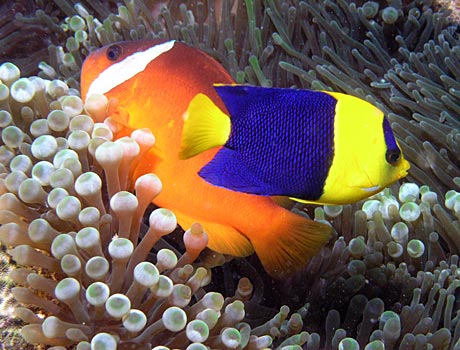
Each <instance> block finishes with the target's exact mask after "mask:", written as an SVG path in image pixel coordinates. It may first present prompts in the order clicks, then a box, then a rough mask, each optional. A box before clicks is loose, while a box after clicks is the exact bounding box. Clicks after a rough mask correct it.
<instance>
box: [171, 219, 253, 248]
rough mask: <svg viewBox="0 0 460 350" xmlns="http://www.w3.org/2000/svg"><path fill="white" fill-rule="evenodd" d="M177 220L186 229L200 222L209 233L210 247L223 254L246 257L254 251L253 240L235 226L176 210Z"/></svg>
mask: <svg viewBox="0 0 460 350" xmlns="http://www.w3.org/2000/svg"><path fill="white" fill-rule="evenodd" d="M174 214H175V215H176V217H177V222H178V223H179V225H180V226H181V227H182V228H183V229H184V230H186V229H188V228H189V227H191V225H192V224H193V223H195V222H199V223H200V224H201V225H202V226H203V228H204V230H205V232H206V233H207V234H208V248H210V249H212V250H214V251H216V252H218V253H222V254H228V255H232V256H238V257H244V256H249V255H251V254H252V253H254V248H253V247H252V244H251V242H250V241H249V240H248V239H247V238H246V237H245V236H243V235H242V234H241V233H240V232H239V231H238V230H236V229H234V228H233V227H230V226H226V225H221V224H216V223H215V222H209V221H203V220H197V219H195V218H191V217H189V216H187V215H185V214H182V213H180V212H178V211H177V210H174Z"/></svg>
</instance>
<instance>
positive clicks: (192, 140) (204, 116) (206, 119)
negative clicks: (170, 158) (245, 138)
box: [179, 94, 231, 159]
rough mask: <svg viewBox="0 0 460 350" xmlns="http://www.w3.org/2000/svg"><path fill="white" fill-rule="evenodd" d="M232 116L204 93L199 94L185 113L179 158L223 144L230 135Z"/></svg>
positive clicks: (188, 156)
mask: <svg viewBox="0 0 460 350" xmlns="http://www.w3.org/2000/svg"><path fill="white" fill-rule="evenodd" d="M230 127H231V124H230V118H229V117H228V116H227V115H226V114H225V113H224V112H222V111H221V110H220V109H219V107H217V106H216V105H215V104H214V103H213V102H212V101H211V99H210V98H209V97H208V96H206V95H204V94H197V95H196V96H195V97H194V98H193V99H192V101H191V102H190V104H189V106H188V109H187V111H186V112H185V113H184V129H183V131H182V144H181V150H180V152H179V159H188V158H191V157H193V156H196V155H197V154H200V153H201V152H204V151H207V150H208V149H211V148H214V147H217V146H222V145H224V144H225V142H227V139H228V137H229V135H230Z"/></svg>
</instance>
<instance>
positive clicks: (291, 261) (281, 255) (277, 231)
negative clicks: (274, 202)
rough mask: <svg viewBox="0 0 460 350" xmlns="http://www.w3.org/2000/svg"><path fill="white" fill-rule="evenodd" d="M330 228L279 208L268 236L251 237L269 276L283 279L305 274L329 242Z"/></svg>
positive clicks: (267, 233) (266, 233)
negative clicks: (299, 272) (310, 260)
mask: <svg viewBox="0 0 460 350" xmlns="http://www.w3.org/2000/svg"><path fill="white" fill-rule="evenodd" d="M332 233H333V229H332V227H331V226H328V225H327V224H322V223H319V222H316V221H313V220H310V219H307V218H305V217H302V216H300V215H296V214H294V213H292V212H290V211H288V210H285V209H282V208H280V210H279V212H278V213H277V215H276V217H273V220H272V222H271V223H270V225H269V227H268V232H265V233H264V234H259V235H257V236H255V237H254V236H253V235H251V243H252V244H253V246H254V250H255V252H256V254H257V256H258V257H259V259H260V261H261V262H262V265H263V266H264V268H265V270H266V271H267V273H268V274H269V275H270V276H272V277H273V278H276V279H283V278H286V277H288V276H290V275H293V274H294V273H296V272H298V271H300V270H302V269H303V268H304V267H305V266H306V265H307V262H308V260H309V259H310V258H311V257H313V256H314V255H316V254H317V253H318V252H319V250H320V249H321V248H322V247H323V246H324V245H325V244H326V243H327V242H328V241H329V239H330V238H331V236H332Z"/></svg>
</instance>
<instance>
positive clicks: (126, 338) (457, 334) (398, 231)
mask: <svg viewBox="0 0 460 350" xmlns="http://www.w3.org/2000/svg"><path fill="white" fill-rule="evenodd" d="M163 4H165V5H167V7H162V5H163ZM1 6H2V10H3V9H5V11H1V12H0V13H1V14H2V15H1V16H2V17H1V18H2V19H1V21H0V43H1V45H0V48H1V53H0V60H1V62H6V61H10V62H13V63H14V64H15V65H13V64H10V63H3V64H2V65H1V66H0V80H1V81H2V83H1V84H0V129H1V146H0V158H1V169H0V194H1V197H0V223H1V224H2V226H1V227H0V240H1V241H2V243H3V248H4V251H5V253H4V254H2V269H1V271H2V272H1V273H2V279H1V287H2V293H1V301H2V307H1V308H0V316H1V320H0V322H1V324H2V342H1V345H0V348H5V349H18V348H23V347H25V346H29V347H30V348H33V347H35V345H32V344H36V343H38V344H41V345H39V346H38V347H40V346H41V347H43V346H47V345H49V346H54V347H55V349H62V348H63V347H70V348H71V347H75V345H76V344H78V343H79V345H78V347H77V348H78V349H90V348H97V347H98V346H101V348H103V349H114V348H115V347H116V346H117V344H118V348H120V349H122V348H129V347H131V346H135V348H136V349H143V348H151V347H153V346H158V348H157V349H165V348H164V347H162V346H168V347H169V348H180V349H184V348H186V347H187V349H204V348H206V347H205V346H208V347H210V348H213V349H232V348H235V349H262V348H275V349H278V348H279V349H301V348H303V349H366V350H371V349H460V322H459V319H460V313H459V310H460V305H459V300H460V299H459V296H458V294H459V292H458V291H457V289H458V287H459V286H460V269H459V258H458V254H459V252H460V224H459V221H458V220H459V218H460V193H459V192H458V191H459V186H460V168H459V161H460V159H459V150H460V144H459V142H460V135H459V130H460V128H459V123H460V119H459V113H460V82H459V81H460V68H459V67H460V64H459V63H460V49H459V32H458V24H457V21H458V19H459V15H458V13H457V12H456V11H458V9H457V8H456V7H455V6H456V2H455V1H446V2H442V1H429V0H426V1H422V0H418V1H397V0H395V1H391V0H388V1H343V0H335V1H333V0H330V1H313V0H307V1H294V0H293V1H275V0H266V1H257V0H247V1H233V2H232V1H221V2H220V1H207V2H200V1H187V2H184V4H181V3H180V2H177V1H171V2H169V3H166V2H157V1H141V0H132V1H129V0H125V1H123V4H122V5H118V4H117V3H115V2H112V1H104V2H89V1H87V2H85V1H83V2H81V3H78V4H74V3H73V2H72V1H66V0H60V1H58V0H56V1H53V2H46V1H35V2H33V3H32V2H27V1H25V2H24V1H9V2H3V3H2V5H1ZM18 29H19V31H18ZM144 37H148V38H152V37H161V38H170V39H176V40H181V41H185V42H187V43H189V44H191V45H193V46H195V47H198V48H200V49H202V50H204V51H206V52H207V53H208V54H210V55H211V56H212V57H214V58H216V59H217V60H218V61H219V62H221V63H222V64H223V65H224V67H225V68H226V69H227V70H228V71H229V72H230V74H231V75H232V76H233V77H234V78H235V80H236V81H237V82H240V83H244V82H247V83H250V84H254V85H262V86H279V87H291V86H292V87H294V86H295V87H303V88H312V89H326V90H334V91H343V92H346V93H349V94H353V95H356V96H358V97H361V98H364V99H366V100H368V101H370V102H372V103H374V104H375V105H377V106H378V107H379V108H381V109H382V110H383V111H384V112H385V114H386V115H388V117H389V120H390V121H391V122H392V127H393V129H394V131H395V134H396V136H397V137H398V140H399V142H400V144H401V147H402V149H403V152H404V154H405V156H406V158H407V159H408V160H409V162H410V163H411V169H410V174H409V177H408V179H407V182H406V183H404V184H397V185H394V186H392V188H391V189H387V190H385V191H384V192H383V193H381V194H379V195H377V196H375V197H374V198H371V199H369V200H367V201H363V202H360V203H356V204H353V205H347V206H339V207H328V206H325V207H316V208H314V207H312V206H300V205H296V206H295V207H294V208H293V209H292V210H295V211H296V212H297V213H299V214H301V215H310V216H311V217H314V218H315V219H317V220H324V221H327V222H329V223H330V224H331V225H332V226H333V227H334V229H335V231H336V236H335V237H334V239H333V240H332V241H331V242H330V244H329V245H328V246H327V247H325V248H324V249H323V250H322V251H321V253H320V254H318V255H317V256H316V257H314V258H313V259H312V260H311V261H310V263H309V265H308V266H307V268H306V269H305V271H304V272H303V273H301V274H299V275H298V276H296V277H294V278H291V279H287V280H284V281H272V280H270V279H269V278H267V276H266V275H265V274H264V272H263V269H262V268H261V267H260V265H259V263H258V261H257V259H256V257H255V256H254V257H250V258H248V259H238V260H233V261H230V262H226V258H225V257H222V256H219V255H218V254H213V253H212V252H210V251H209V250H206V249H204V250H203V242H204V241H205V234H204V233H203V231H202V229H201V228H200V226H199V225H197V226H195V227H192V228H184V230H187V232H188V234H187V237H189V236H191V237H194V238H196V239H195V240H193V242H198V243H197V244H196V246H194V244H192V243H190V242H188V241H187V242H183V241H182V231H179V230H176V231H175V232H174V233H172V234H170V233H171V231H173V229H174V227H175V223H174V216H173V213H171V212H167V211H164V210H162V209H159V211H158V210H156V211H153V212H152V214H150V211H151V208H148V207H147V203H149V202H150V201H151V198H153V196H154V195H155V193H152V191H150V192H148V193H146V194H145V193H144V194H142V193H141V192H142V191H136V192H135V195H134V194H133V193H130V192H128V191H127V189H128V188H127V183H126V174H122V173H121V172H117V171H116V170H115V171H114V170H113V169H114V168H115V169H116V167H117V166H119V164H120V163H121V164H124V165H126V164H128V165H129V164H130V162H135V161H136V158H137V157H139V156H140V155H141V154H142V152H143V151H145V149H147V148H148V147H149V145H150V146H151V144H150V143H149V142H150V141H149V140H151V135H149V134H148V133H147V134H142V133H140V134H134V135H131V137H130V138H129V139H126V140H123V142H119V141H116V142H112V139H111V138H112V131H111V129H110V125H106V124H100V123H96V124H95V123H93V122H92V120H91V118H89V116H93V117H94V116H101V115H102V116H104V115H105V113H106V103H107V101H91V103H86V104H84V103H83V102H82V101H81V99H79V97H78V96H79V91H78V89H79V84H78V81H79V72H80V67H81V63H82V61H83V59H84V57H85V56H86V55H87V54H88V53H89V52H90V51H91V50H93V49H95V48H97V47H100V46H102V45H105V44H107V43H110V42H115V41H119V40H134V39H139V38H144ZM18 67H19V69H18ZM37 67H38V69H37ZM34 75H38V76H39V77H40V78H32V77H31V76H34ZM20 76H22V77H23V78H20ZM112 127H113V126H112ZM154 133H155V131H154V130H153V134H154ZM136 145H137V148H136ZM98 149H100V151H99V152H98V151H97V150H98ZM104 149H105V151H106V152H107V150H110V152H115V153H117V152H118V153H117V154H119V157H118V158H117V159H105V158H104V156H103V152H102V151H103V150H104ZM120 149H121V151H120ZM136 149H138V151H136ZM67 158H69V159H71V160H67V161H64V160H65V159H67ZM123 162H124V163H123ZM114 164H116V166H114ZM61 178H65V179H66V181H63V180H59V179H61ZM115 178H118V181H119V182H120V181H121V182H120V183H119V186H118V188H117V187H115V189H114V187H113V185H112V184H113V181H114V179H115ZM144 180H145V181H146V183H147V184H148V185H145V184H144V185H143V184H142V183H140V184H139V186H141V187H142V186H144V187H148V188H154V189H157V190H159V186H160V188H161V185H159V181H160V180H161V179H157V178H155V177H153V176H150V177H148V178H146V179H144ZM115 182H116V181H115ZM123 184H124V185H123ZM139 188H140V187H139ZM117 203H121V205H120V204H117ZM109 209H110V210H109ZM80 211H81V212H82V213H84V214H82V215H80ZM144 212H145V216H146V219H145V220H144V221H142V217H143V216H144ZM110 213H112V214H110ZM18 217H19V218H18ZM126 217H127V218H129V220H128V222H129V225H130V226H128V227H122V225H121V224H120V226H119V223H121V222H125V220H123V219H122V218H126ZM95 231H97V232H98V233H95ZM123 231H124V232H129V234H128V237H129V235H133V234H134V235H144V234H145V236H144V240H145V238H146V237H150V238H149V240H148V243H143V244H138V245H134V246H133V247H131V248H130V247H129V243H127V242H126V240H125V241H123V237H120V238H118V240H117V242H118V244H115V245H117V246H118V248H120V247H124V248H125V249H126V250H123V249H121V250H120V252H118V250H117V251H116V252H113V251H111V248H109V247H108V242H109V241H110V239H109V237H112V235H113V234H114V232H119V233H120V232H123ZM146 231H147V233H146ZM161 235H167V236H166V237H165V238H162V239H159V237H158V236H161ZM119 236H121V235H120V234H119ZM98 237H99V238H98ZM136 237H137V236H136ZM185 240H186V238H185V236H184V241H185ZM145 242H147V240H145ZM139 247H141V248H139ZM197 247H198V248H197ZM151 248H152V251H151V252H149V251H150V249H151ZM162 249H163V250H162ZM160 251H162V253H160ZM117 252H118V253H119V254H121V255H119V256H118V255H117ZM126 254H127V255H126ZM129 256H136V259H133V261H137V262H139V261H142V260H147V261H146V262H145V263H144V264H143V265H140V267H139V268H137V267H136V269H135V264H134V263H133V264H128V266H126V260H127V259H128V258H129ZM140 257H144V258H143V259H141V258H140ZM146 257H147V259H146ZM184 257H185V258H184ZM163 259H165V260H163ZM81 262H84V263H85V266H79V264H80V263H81ZM137 273H139V274H141V275H136V274H137ZM142 273H143V274H142ZM138 276H141V277H138ZM145 276H148V277H145ZM117 279H121V280H123V279H126V280H127V281H133V280H134V282H132V283H131V284H129V282H127V283H125V284H122V285H117V283H118V284H119V282H114V281H116V280H117ZM146 279H148V280H149V281H150V282H149V283H150V284H148V285H147V284H142V283H140V282H141V281H144V280H146ZM160 281H161V283H160ZM122 282H123V281H122ZM13 286H14V287H13ZM82 287H83V288H82ZM90 287H91V288H90ZM109 287H110V288H109ZM108 288H109V289H110V290H111V291H116V294H111V296H110V297H109V295H108V294H107V289H108ZM83 290H84V291H85V292H83ZM88 291H90V292H88ZM11 295H13V296H14V298H15V299H12V297H11ZM69 295H71V297H69ZM114 296H116V298H115V297H114ZM18 303H20V304H21V305H23V306H17V304H18ZM152 305H153V306H152ZM149 306H151V307H149ZM13 307H14V308H15V311H12V308H13ZM104 307H105V309H104ZM13 315H14V317H13ZM184 315H185V316H184ZM144 320H145V322H144ZM171 320H172V321H171ZM168 321H171V322H170V323H168ZM82 323H84V324H82ZM101 323H103V324H105V326H101ZM171 323H172V324H171ZM20 328H22V336H23V337H24V339H25V340H24V339H23V338H21V336H19V335H18V330H19V329H20ZM96 334H97V336H96ZM152 339H153V341H152ZM26 342H28V343H30V344H29V345H26ZM149 342H152V346H150V347H149V345H148V344H149ZM160 345H161V346H160Z"/></svg>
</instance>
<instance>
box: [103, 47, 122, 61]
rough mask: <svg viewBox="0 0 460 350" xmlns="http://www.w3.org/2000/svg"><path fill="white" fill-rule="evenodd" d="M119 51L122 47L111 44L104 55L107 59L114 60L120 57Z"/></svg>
mask: <svg viewBox="0 0 460 350" xmlns="http://www.w3.org/2000/svg"><path fill="white" fill-rule="evenodd" d="M121 51H122V49H121V46H120V45H118V44H113V45H110V46H109V47H108V48H107V50H106V52H105V55H106V57H107V59H108V60H109V61H116V60H118V58H120V55H121Z"/></svg>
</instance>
